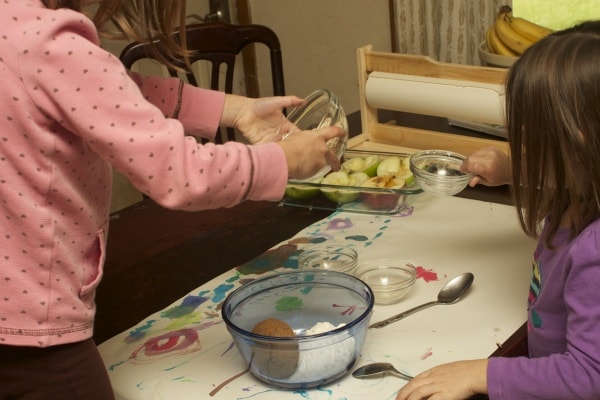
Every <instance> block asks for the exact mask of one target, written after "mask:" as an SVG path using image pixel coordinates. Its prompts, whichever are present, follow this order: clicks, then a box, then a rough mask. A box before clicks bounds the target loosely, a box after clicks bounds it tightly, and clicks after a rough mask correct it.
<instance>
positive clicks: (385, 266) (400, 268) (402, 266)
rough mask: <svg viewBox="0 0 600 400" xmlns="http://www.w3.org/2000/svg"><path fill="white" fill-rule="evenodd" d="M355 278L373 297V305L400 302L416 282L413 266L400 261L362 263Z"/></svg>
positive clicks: (387, 260)
mask: <svg viewBox="0 0 600 400" xmlns="http://www.w3.org/2000/svg"><path fill="white" fill-rule="evenodd" d="M355 275H356V277H357V278H358V279H360V280H362V281H363V282H365V283H366V284H367V285H369V287H370V288H371V290H373V293H374V295H375V304H394V303H397V302H399V301H400V300H402V299H403V298H404V297H405V296H406V295H407V294H408V292H409V291H410V289H411V288H412V287H413V285H414V284H415V281H416V280H417V271H416V268H415V266H414V265H412V264H411V263H409V262H406V261H401V260H390V259H377V260H369V261H365V262H362V263H361V264H359V266H358V267H357V269H356V274H355Z"/></svg>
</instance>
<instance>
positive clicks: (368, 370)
mask: <svg viewBox="0 0 600 400" xmlns="http://www.w3.org/2000/svg"><path fill="white" fill-rule="evenodd" d="M386 374H391V375H395V376H397V377H399V378H402V379H406V380H407V381H410V380H411V379H412V378H413V377H412V376H410V375H407V374H405V373H403V372H400V371H398V370H397V369H396V368H395V367H394V366H393V365H392V364H390V363H386V362H377V363H373V364H367V365H363V366H362V367H360V368H357V369H356V370H354V372H353V373H352V376H353V377H355V378H358V379H364V378H376V377H378V376H382V375H386Z"/></svg>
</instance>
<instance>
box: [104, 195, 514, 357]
mask: <svg viewBox="0 0 600 400" xmlns="http://www.w3.org/2000/svg"><path fill="white" fill-rule="evenodd" d="M461 196H462V197H466V198H471V199H478V200H484V201H492V202H497V203H503V204H507V203H509V202H510V196H509V191H508V188H506V187H499V188H476V189H467V190H465V191H464V192H463V193H461ZM329 214H330V212H329V211H325V210H310V209H306V208H297V207H287V206H286V207H283V206H280V205H278V204H277V203H271V202H247V203H243V204H241V205H239V206H236V207H232V208H228V209H219V210H207V211H201V212H193V213H190V212H184V211H173V210H167V209H164V208H162V207H160V206H158V205H156V204H155V203H154V202H153V201H151V200H143V201H141V202H140V203H137V204H135V205H133V206H130V207H128V208H126V209H124V210H121V211H119V212H117V213H115V214H113V215H112V220H111V224H110V231H109V240H108V246H107V258H106V264H105V267H104V278H103V281H102V283H101V285H100V288H99V290H98V293H97V296H96V303H97V306H98V311H97V315H96V325H95V330H94V339H95V341H96V343H98V344H100V343H102V342H104V341H105V340H107V339H109V338H110V337H112V336H114V335H116V334H118V333H120V332H122V331H124V330H125V329H128V328H129V327H131V326H133V325H135V324H136V323H138V322H139V321H140V320H142V319H144V318H145V317H146V316H148V315H149V314H151V313H153V312H155V311H157V310H159V309H161V308H163V307H165V306H167V305H169V304H171V303H172V302H173V301H175V300H177V299H178V298H180V297H181V296H182V295H183V294H185V293H187V292H189V291H190V290H192V289H194V288H196V287H198V286H200V285H201V284H202V283H204V282H207V281H209V280H210V279H212V278H214V277H216V276H218V275H220V274H221V273H223V272H225V271H228V270H230V269H232V268H234V267H236V266H238V265H240V264H242V263H244V262H246V261H248V260H251V259H253V258H254V257H256V256H258V255H260V254H262V253H264V252H265V251H266V250H268V249H269V248H271V247H273V246H275V245H276V244H278V243H280V242H282V241H284V240H286V239H288V238H290V237H292V236H294V235H295V234H296V233H298V232H299V231H300V230H302V229H303V228H305V227H306V226H308V225H310V224H312V223H314V222H316V221H319V220H321V219H323V218H325V217H326V216H327V215H329ZM190 277H193V279H190ZM132 282H133V284H132ZM123 304H127V307H126V309H123ZM525 338H526V331H525V330H524V329H521V330H519V331H518V332H516V333H515V335H514V337H512V338H511V339H509V341H507V343H505V344H504V345H503V347H502V348H501V349H499V350H498V352H496V353H495V354H503V355H507V354H508V355H511V354H515V355H520V354H524V351H525V349H526V344H525V342H524V340H525Z"/></svg>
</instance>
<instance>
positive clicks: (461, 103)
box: [365, 71, 504, 125]
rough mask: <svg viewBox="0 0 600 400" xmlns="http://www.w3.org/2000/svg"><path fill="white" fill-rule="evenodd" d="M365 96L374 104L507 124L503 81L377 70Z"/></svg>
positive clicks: (370, 75)
mask: <svg viewBox="0 0 600 400" xmlns="http://www.w3.org/2000/svg"><path fill="white" fill-rule="evenodd" d="M365 97H366V100H367V103H368V104H369V106H371V107H373V108H379V109H385V110H394V111H404V112H408V113H415V114H423V115H433V116H439V117H448V118H452V119H458V120H465V121H475V122H484V123H488V124H498V125H504V87H503V86H502V85H496V84H486V83H480V82H472V81H461V80H451V79H441V78H429V77H422V76H413V75H403V74H393V73H388V72H377V71H375V72H372V73H370V74H369V76H368V78H367V84H366V87H365Z"/></svg>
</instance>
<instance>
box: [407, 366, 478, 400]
mask: <svg viewBox="0 0 600 400" xmlns="http://www.w3.org/2000/svg"><path fill="white" fill-rule="evenodd" d="M487 362H488V360H485V359H484V360H470V361H457V362H453V363H449V364H442V365H438V366H437V367H434V368H432V369H430V370H428V371H425V372H423V373H421V374H419V375H417V376H415V377H414V378H413V379H412V380H411V381H410V382H408V383H407V384H406V385H405V386H404V387H403V388H402V389H400V391H399V392H398V394H397V395H396V400H421V399H435V400H460V399H468V398H469V397H471V396H474V395H476V394H487Z"/></svg>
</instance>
